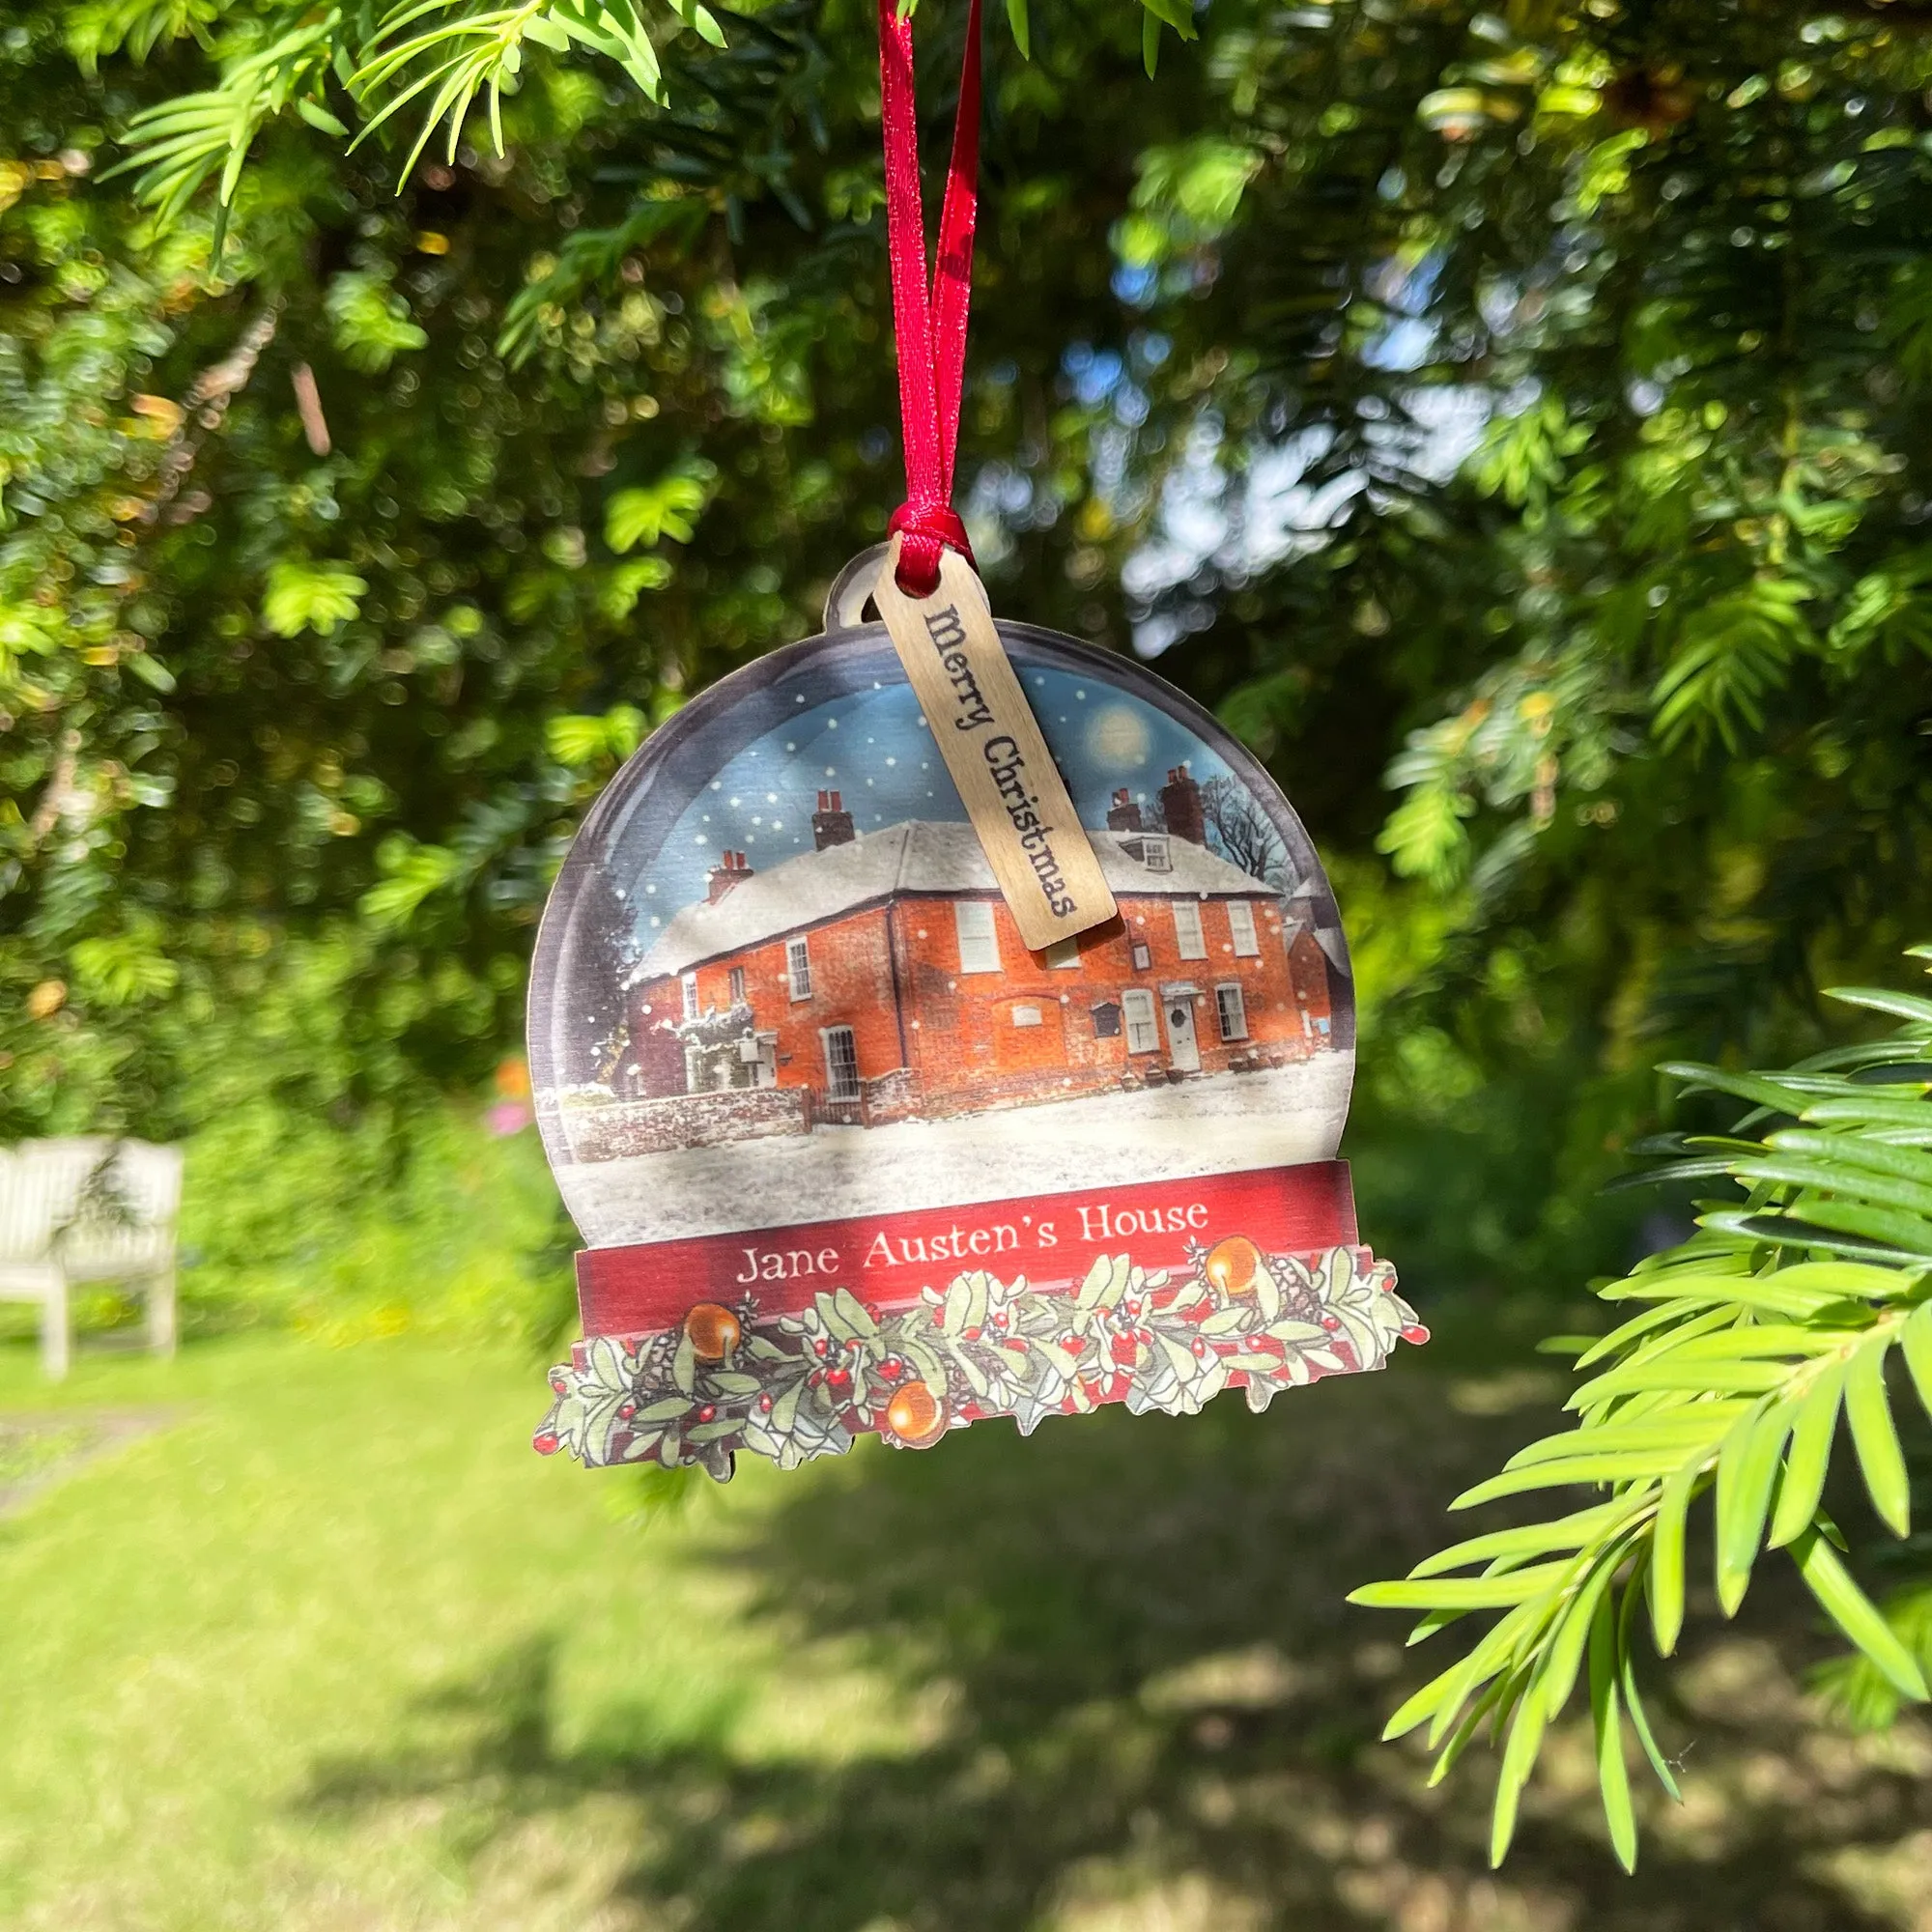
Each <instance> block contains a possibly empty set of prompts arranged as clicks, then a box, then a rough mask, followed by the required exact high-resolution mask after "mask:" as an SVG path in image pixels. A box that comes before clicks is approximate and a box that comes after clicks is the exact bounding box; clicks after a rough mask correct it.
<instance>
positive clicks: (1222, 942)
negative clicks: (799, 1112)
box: [620, 766, 1331, 1125]
mask: <svg viewBox="0 0 1932 1932" xmlns="http://www.w3.org/2000/svg"><path fill="white" fill-rule="evenodd" d="M1198 799H1199V793H1198V789H1197V788H1196V787H1195V785H1194V782H1193V781H1192V779H1191V778H1189V777H1188V775H1187V772H1186V768H1185V767H1184V766H1183V767H1181V768H1179V770H1178V771H1176V772H1174V773H1172V774H1170V776H1169V785H1168V787H1167V790H1166V791H1165V792H1164V793H1163V794H1162V801H1163V807H1164V815H1165V818H1166V823H1167V826H1168V828H1169V829H1168V830H1165V831H1161V832H1153V831H1147V830H1143V829H1142V828H1141V826H1140V814H1139V812H1138V810H1137V809H1136V808H1134V807H1133V806H1131V805H1129V804H1127V802H1126V795H1125V794H1124V793H1121V794H1118V795H1117V798H1116V803H1115V810H1113V811H1112V812H1111V813H1110V814H1109V818H1110V825H1109V828H1108V829H1107V830H1106V831H1096V832H1094V834H1093V835H1092V836H1093V838H1094V847H1095V850H1096V851H1097V852H1098V853H1099V855H1100V862H1101V867H1102V869H1103V870H1104V872H1105V874H1106V877H1107V882H1108V884H1109V885H1110V886H1111V887H1112V888H1113V892H1114V895H1115V898H1116V899H1117V901H1118V902H1119V906H1120V918H1119V919H1118V920H1117V921H1114V922H1110V923H1108V924H1107V925H1105V926H1102V927H1099V928H1097V929H1096V930H1094V931H1093V932H1088V933H1083V934H1082V935H1081V936H1080V937H1079V938H1078V939H1077V940H1073V941H1069V942H1067V943H1065V944H1064V945H1063V946H1060V947H1057V948H1055V949H1054V950H1053V951H1052V952H1045V953H1035V952H1028V951H1027V950H1026V948H1025V947H1023V946H1022V945H1021V943H1020V938H1019V932H1018V929H1017V927H1015V925H1014V924H1013V923H1012V919H1011V916H1010V914H1009V912H1008V910H1007V907H1006V903H1005V901H1004V900H1003V899H1002V898H1001V896H1000V893H999V889H998V887H997V886H996V885H995V884H994V881H993V875H992V872H991V869H990V868H989V867H988V866H987V864H986V861H985V858H984V855H983V854H982V853H981V851H980V843H979V840H978V838H976V837H975V836H974V833H973V829H972V827H971V826H970V825H967V824H965V823H963V822H962V823H957V824H952V823H947V824H937V823H931V822H928V821H923V820H907V821H904V822H902V823H900V824H897V825H893V826H889V827H887V828H885V829H884V830H882V831H879V832H874V833H871V834H869V835H867V836H866V837H864V838H856V837H855V836H854V833H853V827H852V819H851V815H850V814H849V813H848V812H846V811H844V810H842V808H841V805H840V801H839V797H838V793H837V792H824V793H821V794H820V795H819V810H818V811H817V812H816V813H815V814H814V816H813V819H812V831H813V837H814V849H813V850H812V851H810V852H806V853H801V854H799V855H797V856H796V857H793V858H790V859H787V860H785V861H783V862H782V863H781V864H780V865H778V866H775V867H773V868H772V869H771V870H770V871H768V872H756V871H753V869H752V868H751V867H750V866H748V865H747V864H746V861H745V855H744V854H743V853H742V852H733V851H727V852H725V853H724V854H722V855H721V863H720V864H719V866H718V867H716V868H715V869H714V870H713V872H712V874H711V881H710V893H709V896H708V897H707V899H706V900H705V901H704V902H702V903H701V904H695V905H691V906H687V907H685V908H684V910H683V911H681V912H680V913H678V914H677V915H676V917H675V918H673V919H672V920H671V921H670V922H669V923H668V926H667V927H666V928H665V930H664V932H663V934H662V936H661V937H660V938H659V939H658V940H657V942H656V944H655V945H654V946H653V947H652V949H651V951H650V952H649V953H648V954H647V955H646V957H645V958H644V959H643V960H642V962H641V963H640V964H639V967H638V968H637V970H636V971H635V972H634V973H633V974H632V975H631V978H630V981H629V990H630V999H631V1002H632V1005H631V1008H630V1014H629V1036H630V1044H631V1051H630V1052H629V1053H628V1054H627V1055H626V1056H625V1060H626V1063H627V1064H626V1065H625V1066H624V1067H623V1069H622V1070H621V1073H620V1081H621V1084H622V1085H623V1087H624V1088H625V1089H627V1090H628V1091H627V1094H626V1097H635V1098H646V1097H658V1096H665V1095H669V1094H686V1093H693V1094H695V1093H706V1092H714V1091H720V1090H726V1089H733V1088H759V1087H765V1088H770V1087H777V1088H792V1089H795V1088H806V1089H809V1090H810V1094H811V1102H810V1113H811V1115H812V1117H813V1118H816V1119H819V1120H826V1121H832V1122H844V1123H850V1124H865V1125H871V1124H874V1123H878V1122H887V1121H895V1120H905V1119H911V1118H937V1117H943V1116H946V1115H951V1114H961V1113H971V1112H978V1111H980V1110H981V1109H983V1108H987V1107H999V1106H1010V1105H1016V1104H1024V1103H1027V1102H1038V1101H1047V1100H1058V1099H1071V1098H1073V1097H1075V1096H1077V1095H1080V1094H1097V1093H1115V1092H1120V1091H1122V1090H1123V1089H1132V1088H1137V1087H1146V1086H1150V1085H1151V1084H1153V1083H1155V1082H1161V1083H1166V1082H1168V1081H1173V1080H1184V1079H1188V1078H1193V1077H1206V1076H1213V1075H1219V1074H1238V1073H1244V1072H1251V1071H1254V1070H1257V1069H1260V1068H1264V1067H1271V1066H1281V1065H1287V1064H1289V1063H1291V1062H1294V1061H1301V1060H1306V1059H1308V1058H1309V1057H1310V1056H1311V1055H1313V1054H1315V1053H1317V1052H1320V1051H1321V1049H1322V1048H1323V1047H1324V1046H1326V1045H1328V1044H1329V1043H1330V1040H1329V1033H1330V1025H1331V1015H1330V1009H1329V979H1328V971H1327V964H1326V960H1325V958H1324V956H1323V953H1322V951H1321V946H1320V945H1319V944H1318V943H1317V940H1316V937H1315V934H1314V931H1313V928H1312V922H1311V920H1310V918H1309V917H1308V916H1307V915H1308V913H1309V910H1310V909H1309V907H1308V906H1307V905H1306V904H1304V903H1301V902H1298V901H1296V900H1294V899H1292V898H1286V897H1284V896H1283V895H1281V894H1280V893H1279V892H1277V891H1275V890H1273V889H1272V888H1270V887H1269V886H1268V885H1266V884H1265V883H1264V881H1262V880H1260V879H1256V878H1253V877H1251V876H1250V875H1249V874H1248V873H1246V872H1244V871H1242V870H1240V869H1239V867H1236V866H1233V865H1231V864H1229V863H1228V861H1226V860H1225V859H1222V858H1220V857H1219V856H1218V855H1216V854H1215V853H1213V852H1210V851H1209V850H1208V847H1207V845H1206V844H1205V842H1203V836H1202V823H1201V818H1200V812H1199V806H1198ZM1190 807H1191V813H1190ZM1183 831H1184V832H1186V833H1191V834H1193V835H1194V836H1193V837H1186V836H1182V833H1183Z"/></svg>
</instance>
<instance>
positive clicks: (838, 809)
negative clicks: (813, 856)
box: [811, 791, 852, 852]
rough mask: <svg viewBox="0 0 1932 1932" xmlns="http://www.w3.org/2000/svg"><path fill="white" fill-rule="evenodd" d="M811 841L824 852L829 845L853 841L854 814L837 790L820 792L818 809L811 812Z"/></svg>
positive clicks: (845, 843)
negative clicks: (848, 809)
mask: <svg viewBox="0 0 1932 1932" xmlns="http://www.w3.org/2000/svg"><path fill="white" fill-rule="evenodd" d="M811 842H812V845H813V847H814V848H815V849H816V850H818V851H820V852H822V851H824V850H825V848H826V847H827V846H828V845H849V844H851V842H852V814H851V813H850V812H849V811H847V810H845V807H844V805H843V804H842V802H841V801H840V799H839V797H838V793H837V792H836V791H822V792H820V793H819V794H818V810H816V811H814V812H813V813H812V814H811Z"/></svg>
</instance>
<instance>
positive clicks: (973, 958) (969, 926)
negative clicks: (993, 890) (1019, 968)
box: [952, 899, 1000, 973]
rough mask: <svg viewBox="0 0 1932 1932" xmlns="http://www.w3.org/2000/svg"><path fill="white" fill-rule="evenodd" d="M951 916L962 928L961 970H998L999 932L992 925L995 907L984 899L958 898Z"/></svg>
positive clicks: (960, 937) (960, 941)
mask: <svg viewBox="0 0 1932 1932" xmlns="http://www.w3.org/2000/svg"><path fill="white" fill-rule="evenodd" d="M952 917H953V920H954V922H955V923H957V925H958V928H959V970H960V972H962V973H997V972H998V971H999V970H1000V935H999V933H998V931H997V930H996V929H995V927H994V924H993V908H992V906H991V904H990V903H989V902H988V901H987V900H985V899H958V900H956V901H955V902H954V904H953V907H952Z"/></svg>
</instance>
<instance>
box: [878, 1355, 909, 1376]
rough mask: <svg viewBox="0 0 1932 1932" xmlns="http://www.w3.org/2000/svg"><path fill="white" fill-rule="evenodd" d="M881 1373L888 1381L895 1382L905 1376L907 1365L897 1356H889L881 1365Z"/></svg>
mask: <svg viewBox="0 0 1932 1932" xmlns="http://www.w3.org/2000/svg"><path fill="white" fill-rule="evenodd" d="M879 1373H880V1375H882V1376H883V1377H884V1378H886V1380H887V1381H889V1382H895V1381H897V1380H898V1378H900V1377H901V1376H902V1375H904V1374H905V1364H904V1363H903V1362H902V1361H900V1360H899V1358H898V1357H897V1356H896V1355H888V1356H887V1357H886V1359H885V1360H884V1361H883V1362H881V1363H880V1364H879Z"/></svg>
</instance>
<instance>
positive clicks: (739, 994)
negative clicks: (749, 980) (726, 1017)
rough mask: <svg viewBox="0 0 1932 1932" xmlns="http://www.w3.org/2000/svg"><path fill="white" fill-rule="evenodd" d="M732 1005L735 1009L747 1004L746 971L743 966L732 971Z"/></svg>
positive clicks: (735, 967)
mask: <svg viewBox="0 0 1932 1932" xmlns="http://www.w3.org/2000/svg"><path fill="white" fill-rule="evenodd" d="M731 1004H732V1005H733V1006H734V1007H742V1006H743V1005H744V1004H745V969H744V968H743V967H742V966H734V967H732V969H731Z"/></svg>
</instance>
